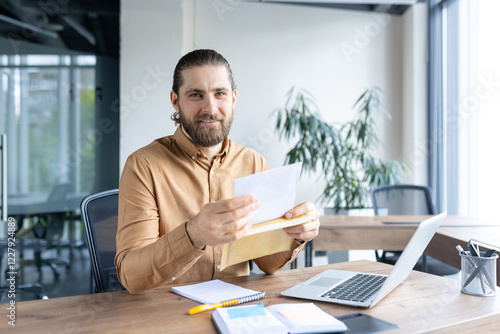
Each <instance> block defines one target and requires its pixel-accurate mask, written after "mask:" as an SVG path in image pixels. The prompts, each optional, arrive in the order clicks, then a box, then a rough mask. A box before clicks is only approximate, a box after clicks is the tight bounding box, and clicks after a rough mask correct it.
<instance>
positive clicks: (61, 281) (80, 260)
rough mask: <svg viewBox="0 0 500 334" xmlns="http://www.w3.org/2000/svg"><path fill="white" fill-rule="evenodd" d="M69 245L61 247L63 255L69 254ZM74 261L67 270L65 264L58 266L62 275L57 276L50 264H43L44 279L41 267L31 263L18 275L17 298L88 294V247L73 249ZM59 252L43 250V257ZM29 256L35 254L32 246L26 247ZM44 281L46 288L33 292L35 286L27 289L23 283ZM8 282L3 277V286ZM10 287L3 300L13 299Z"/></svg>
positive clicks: (17, 299)
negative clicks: (40, 274)
mask: <svg viewBox="0 0 500 334" xmlns="http://www.w3.org/2000/svg"><path fill="white" fill-rule="evenodd" d="M69 251H70V250H69V249H67V248H65V249H62V250H61V254H60V256H62V257H65V258H69ZM72 252H73V262H72V263H71V268H70V270H69V271H66V268H65V267H64V266H58V267H57V272H58V273H59V277H58V279H55V275H54V273H53V271H52V269H51V268H50V267H49V266H46V265H44V266H42V277H41V282H40V276H39V273H38V271H37V268H36V267H35V266H33V265H28V266H26V267H24V268H23V269H22V270H19V271H18V273H17V277H16V291H15V301H16V302H19V301H27V300H35V299H40V298H57V297H65V296H75V295H82V294H88V293H90V292H91V290H90V260H89V253H88V250H87V248H86V247H81V248H77V249H73V250H72ZM55 256H57V252H56V250H49V251H46V252H44V253H43V254H42V257H43V258H51V257H55ZM25 258H26V259H30V258H33V253H32V251H30V250H25ZM5 260H6V259H5V257H4V259H3V262H2V263H3V264H4V263H5ZM37 282H40V283H41V286H42V291H40V292H38V289H35V290H37V292H36V293H35V292H32V289H23V288H21V286H22V285H23V284H30V283H37ZM6 284H7V281H6V279H2V284H1V286H2V287H5V286H6ZM8 292H9V291H8V290H5V289H2V292H1V295H0V303H9V302H10V300H11V299H10V298H9V296H8Z"/></svg>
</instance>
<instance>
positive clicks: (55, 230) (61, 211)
mask: <svg viewBox="0 0 500 334" xmlns="http://www.w3.org/2000/svg"><path fill="white" fill-rule="evenodd" d="M71 190H72V185H71V184H69V183H60V184H57V185H56V186H54V188H52V191H51V192H50V194H49V197H48V199H47V201H46V202H45V206H46V208H48V209H51V210H52V211H53V212H49V213H46V214H42V215H39V217H38V220H37V221H36V222H35V225H34V226H33V232H34V234H35V237H36V238H39V239H41V240H43V242H44V243H45V245H44V247H43V251H47V250H50V249H57V256H56V257H52V258H43V257H41V255H39V256H40V258H39V259H38V261H39V263H41V264H45V265H48V266H50V267H51V268H52V271H53V272H54V275H55V277H56V278H57V277H58V275H59V274H58V272H57V270H56V268H57V266H58V265H61V266H65V267H66V270H69V269H70V268H71V262H70V260H69V259H68V258H65V257H62V256H60V255H61V248H62V247H68V248H70V247H71V244H70V242H69V241H64V240H63V234H64V228H65V225H66V222H67V221H68V220H69V219H68V215H70V211H71V209H70V208H69V207H68V205H67V197H68V194H69V193H70V192H71ZM73 211H74V210H73ZM70 223H72V222H70ZM70 252H71V249H70Z"/></svg>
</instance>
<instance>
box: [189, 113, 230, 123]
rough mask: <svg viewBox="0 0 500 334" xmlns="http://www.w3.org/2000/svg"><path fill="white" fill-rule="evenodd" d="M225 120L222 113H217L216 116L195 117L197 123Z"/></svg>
mask: <svg viewBox="0 0 500 334" xmlns="http://www.w3.org/2000/svg"><path fill="white" fill-rule="evenodd" d="M224 119H225V117H224V115H222V114H221V113H216V114H210V115H208V114H205V115H198V116H195V118H194V120H195V121H196V122H201V121H223V120H224Z"/></svg>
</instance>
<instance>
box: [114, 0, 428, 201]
mask: <svg viewBox="0 0 500 334" xmlns="http://www.w3.org/2000/svg"><path fill="white" fill-rule="evenodd" d="M221 4H224V6H221ZM417 19H418V17H415V16H414V14H412V13H410V14H405V15H404V16H388V15H385V14H380V13H379V14H375V13H367V12H357V11H346V10H334V9H319V8H308V7H303V6H291V5H275V4H268V3H240V2H235V1H227V2H226V1H218V2H212V1H196V0H184V1H181V0H177V1H168V2H167V1H160V0H144V1H141V2H140V3H139V2H138V1H133V0H122V22H121V23H122V36H121V40H122V54H121V62H122V63H121V75H122V78H121V91H122V106H121V108H122V114H123V116H122V120H121V137H122V138H121V142H120V166H123V164H124V163H125V160H126V158H127V156H128V155H129V154H130V153H131V152H133V151H134V150H135V149H137V148H139V147H142V146H144V145H146V144H148V143H149V142H151V141H152V140H154V139H155V138H158V137H161V136H164V135H168V134H171V133H173V131H174V126H173V122H171V121H170V120H169V116H170V114H171V113H172V112H173V109H172V107H171V106H170V103H169V100H168V97H169V91H170V86H171V78H170V77H169V78H163V77H162V81H161V83H160V84H158V85H157V86H155V87H153V88H151V89H149V86H147V85H145V84H144V81H145V80H146V83H147V82H149V81H148V80H149V79H145V78H147V77H148V75H149V74H148V68H149V69H156V68H159V69H160V70H161V71H162V72H168V73H169V74H170V76H171V73H172V72H173V68H174V66H175V64H176V62H177V60H178V58H179V57H180V56H181V55H182V54H184V53H185V52H188V51H190V50H192V49H195V48H212V49H215V50H217V51H219V52H220V53H222V54H223V55H224V56H225V57H226V58H227V59H228V61H229V62H230V64H231V67H232V69H233V73H234V75H235V80H236V84H237V88H238V101H237V104H236V108H235V119H234V123H233V128H232V130H231V133H230V137H231V138H232V139H233V140H235V141H236V142H239V143H241V144H244V145H246V146H249V147H252V148H254V149H256V150H257V151H259V152H260V153H261V154H263V155H264V157H265V158H266V159H267V160H268V162H269V164H270V166H271V167H277V166H280V165H282V164H283V161H284V157H285V152H286V150H287V148H288V147H289V146H288V144H286V143H284V142H280V141H279V140H278V138H277V135H275V133H274V125H273V122H272V118H271V114H272V112H273V111H274V110H275V109H276V108H278V107H280V106H282V105H283V103H284V95H285V93H286V92H287V91H288V90H289V89H290V87H291V86H292V85H295V86H297V87H303V88H306V89H307V90H308V91H310V92H311V93H312V94H313V95H314V96H315V97H316V100H317V104H318V106H319V109H320V111H321V113H322V114H323V116H324V118H325V119H326V120H327V121H330V122H344V121H346V120H349V119H351V117H352V116H353V114H352V106H353V104H354V102H355V101H356V99H357V97H358V96H359V95H360V94H361V93H362V91H363V90H364V89H366V88H368V87H372V86H375V85H376V86H379V87H381V88H382V89H384V90H385V91H386V93H387V100H386V102H387V103H386V106H387V108H388V110H389V111H390V112H391V114H392V117H393V119H392V122H387V123H385V124H383V125H381V130H382V132H383V139H384V143H385V144H384V150H383V151H382V154H383V156H385V157H388V158H400V157H401V156H402V154H403V143H404V141H403V138H406V137H407V136H406V135H403V127H402V121H403V120H406V119H408V117H411V115H412V114H411V111H409V113H410V115H409V116H408V115H407V114H406V113H403V112H402V109H403V105H405V106H406V104H407V102H404V101H403V97H404V98H405V99H410V101H412V99H414V97H415V94H417V93H418V90H417V89H416V88H414V87H413V86H412V81H413V78H414V77H415V78H416V79H418V78H417V76H416V74H414V73H413V72H412V70H413V65H412V63H413V61H417V62H418V61H421V59H419V58H418V57H419V55H418V52H417V53H415V51H414V50H413V49H412V48H411V47H409V46H407V44H408V38H410V39H411V40H413V39H414V38H415V37H414V35H415V34H417V32H416V29H417V28H412V29H413V30H411V32H410V35H407V34H406V30H407V29H408V26H409V23H407V22H408V21H409V20H410V21H411V22H414V24H413V25H412V26H411V27H415V26H417V25H418V22H416V20H417ZM421 29H422V30H425V23H422V24H421ZM410 44H411V45H414V44H415V43H412V42H411V41H410ZM417 46H418V45H417ZM408 52H412V53H415V56H413V57H411V58H410V60H404V59H405V58H404V55H405V53H406V54H407V53H408ZM408 61H410V62H411V63H408ZM406 73H413V76H412V77H411V78H410V79H407V78H405V77H404V76H405V75H406ZM424 84H425V83H424ZM406 85H410V87H409V88H407V87H406ZM146 86H147V87H146ZM403 87H404V88H403ZM144 92H145V93H146V94H143V93H144ZM123 96H128V97H129V99H128V100H127V99H123ZM130 97H132V98H133V99H132V101H131V100H130ZM127 101H128V102H127ZM127 104H129V105H127ZM415 104H416V102H412V105H415ZM417 108H419V106H418V105H416V106H415V108H413V109H412V110H416V109H417ZM423 111H425V110H423ZM419 112H420V110H419ZM417 117H418V116H417ZM405 132H406V131H405ZM408 140H411V138H409V139H408ZM410 151H411V149H410ZM321 186H322V182H321V181H318V176H311V177H309V178H307V177H305V178H302V181H301V184H300V186H299V194H298V199H297V201H298V202H300V201H304V200H309V201H315V200H316V199H317V198H318V197H319V195H320V193H321V188H322V187H321Z"/></svg>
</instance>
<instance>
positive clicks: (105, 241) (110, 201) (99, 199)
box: [80, 189, 124, 292]
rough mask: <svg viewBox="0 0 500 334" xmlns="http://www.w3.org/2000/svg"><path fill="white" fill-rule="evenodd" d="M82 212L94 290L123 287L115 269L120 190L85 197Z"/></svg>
mask: <svg viewBox="0 0 500 334" xmlns="http://www.w3.org/2000/svg"><path fill="white" fill-rule="evenodd" d="M80 209H81V215H82V222H83V227H84V230H85V235H86V239H87V245H88V249H89V253H90V262H91V265H92V275H93V279H94V291H95V292H107V291H116V290H124V288H123V286H122V285H121V284H120V281H119V280H118V275H117V273H116V268H115V263H114V260H115V254H116V228H117V224H118V189H113V190H108V191H103V192H99V193H96V194H93V195H90V196H87V197H85V198H84V199H83V201H82V203H81V205H80Z"/></svg>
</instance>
